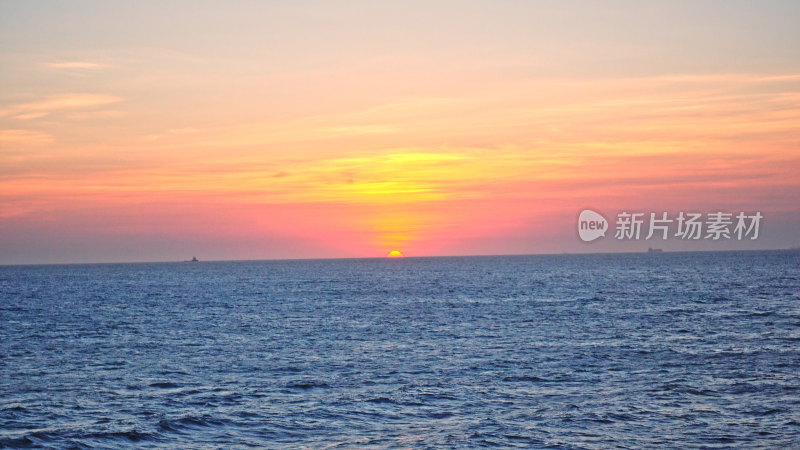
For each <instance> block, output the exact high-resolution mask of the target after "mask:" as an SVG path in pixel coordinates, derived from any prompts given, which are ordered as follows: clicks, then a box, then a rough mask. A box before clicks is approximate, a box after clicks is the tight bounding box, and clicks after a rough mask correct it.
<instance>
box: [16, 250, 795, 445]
mask: <svg viewBox="0 0 800 450" xmlns="http://www.w3.org/2000/svg"><path fill="white" fill-rule="evenodd" d="M26 446H31V447H53V448H69V447H74V448H118V447H127V446H140V447H147V448H151V447H169V448H176V447H177V448H215V447H219V448H230V447H248V446H254V447H256V446H258V447H280V448H285V447H311V448H318V447H334V448H338V447H351V446H368V447H377V448H384V447H437V448H438V447H478V446H501V447H513V446H519V447H534V448H608V447H617V448H630V447H647V448H652V447H679V448H696V447H704V448H722V447H724V448H727V447H732V446H741V447H747V448H782V447H799V446H800V254H799V253H797V252H743V253H675V254H672V253H663V254H618V255H552V256H502V257H459V258H405V259H354V260H307V261H258V262H200V263H158V264H155V263H154V264H102V265H61V266H24V267H23V266H18V267H0V447H26Z"/></svg>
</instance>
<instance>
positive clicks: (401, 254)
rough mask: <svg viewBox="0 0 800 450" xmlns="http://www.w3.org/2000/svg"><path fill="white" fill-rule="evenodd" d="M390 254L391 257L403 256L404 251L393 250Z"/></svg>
mask: <svg viewBox="0 0 800 450" xmlns="http://www.w3.org/2000/svg"><path fill="white" fill-rule="evenodd" d="M388 256H389V258H402V257H403V252H401V251H400V250H392V251H390V252H389V255H388Z"/></svg>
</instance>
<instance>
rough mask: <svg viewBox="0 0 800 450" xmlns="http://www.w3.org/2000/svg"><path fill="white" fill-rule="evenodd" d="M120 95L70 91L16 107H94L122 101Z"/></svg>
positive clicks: (37, 108)
mask: <svg viewBox="0 0 800 450" xmlns="http://www.w3.org/2000/svg"><path fill="white" fill-rule="evenodd" d="M121 100H122V99H121V98H119V97H115V96H113V95H105V94H81V93H70V94H60V95H54V96H50V97H48V98H46V99H44V100H40V101H37V102H31V103H22V104H19V105H17V106H16V107H15V109H16V110H18V111H53V110H61V109H80V108H94V107H98V106H104V105H108V104H111V103H116V102H119V101H121Z"/></svg>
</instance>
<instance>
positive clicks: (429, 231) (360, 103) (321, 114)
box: [0, 0, 800, 264]
mask: <svg viewBox="0 0 800 450" xmlns="http://www.w3.org/2000/svg"><path fill="white" fill-rule="evenodd" d="M798 24H800V2H797V1H771V2H753V1H696V0H692V1H669V2H655V1H654V2H647V1H625V2H618V1H603V2H599V1H598V2H588V1H585V2H574V1H552V2H551V1H481V2H471V1H452V2H442V1H424V2H423V1H420V2H415V1H410V2H374V1H363V2H362V1H331V2H310V1H309V2H307V1H298V2H267V1H264V2H256V1H237V2H197V1H192V2H189V1H187V2H180V1H179V2H156V1H152V2H146V1H145V2H142V1H136V2H133V1H131V2H108V1H97V2H84V1H78V2H39V1H24V2H23V1H19V2H11V1H2V2H0V264H17V263H20V264H21V263H55V262H111V261H175V260H183V259H189V258H191V257H192V256H197V257H198V258H200V259H201V260H214V259H270V258H309V257H362V256H366V257H371V256H385V255H387V254H388V252H389V251H390V250H395V249H396V250H400V251H402V252H403V253H404V254H405V255H407V256H426V255H468V254H506V253H560V252H597V251H612V252H613V251H639V250H642V249H647V248H648V247H663V248H665V249H670V250H707V249H756V248H784V247H790V246H797V245H800V26H798ZM584 208H592V209H594V210H596V211H599V212H602V213H604V214H605V215H606V217H608V218H609V219H613V218H614V216H615V214H616V213H617V212H618V211H622V210H627V211H642V212H651V211H653V212H661V211H668V212H670V213H675V212H678V211H700V212H716V211H731V212H739V211H745V212H755V211H760V212H762V214H763V215H764V221H763V222H762V235H761V236H760V237H759V239H758V240H756V241H749V240H748V241H741V242H739V241H736V240H728V241H724V242H711V241H706V240H702V241H699V242H682V241H679V240H678V241H676V240H669V241H667V242H651V241H644V240H641V241H636V242H622V241H617V240H614V239H608V238H606V239H601V240H599V241H597V242H592V243H584V242H581V241H580V240H579V239H578V238H577V234H576V219H577V215H578V213H579V212H580V211H581V210H582V209H584Z"/></svg>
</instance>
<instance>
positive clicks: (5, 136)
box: [0, 130, 53, 146]
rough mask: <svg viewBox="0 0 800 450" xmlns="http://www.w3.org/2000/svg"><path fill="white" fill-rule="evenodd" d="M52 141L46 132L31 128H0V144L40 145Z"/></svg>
mask: <svg viewBox="0 0 800 450" xmlns="http://www.w3.org/2000/svg"><path fill="white" fill-rule="evenodd" d="M51 142H53V137H52V136H50V135H49V134H47V133H42V132H40V131H33V130H0V146H6V145H8V146H12V145H13V146H40V145H47V144H49V143H51Z"/></svg>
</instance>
